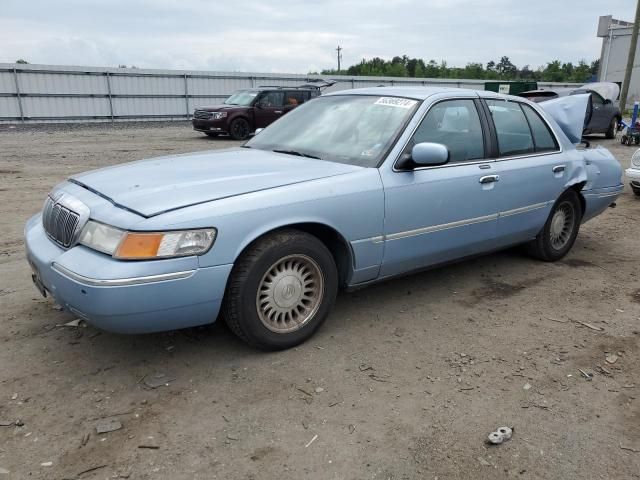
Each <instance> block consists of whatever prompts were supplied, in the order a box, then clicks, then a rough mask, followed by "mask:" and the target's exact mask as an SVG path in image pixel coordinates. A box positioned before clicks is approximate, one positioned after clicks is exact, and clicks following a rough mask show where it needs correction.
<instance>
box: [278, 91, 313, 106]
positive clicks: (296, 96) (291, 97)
mask: <svg viewBox="0 0 640 480" xmlns="http://www.w3.org/2000/svg"><path fill="white" fill-rule="evenodd" d="M307 98H309V97H308V95H307V92H304V91H297V92H296V91H290V92H286V94H285V99H284V104H285V106H288V107H289V106H293V107H297V106H298V105H301V104H303V103H304V102H305V100H307Z"/></svg>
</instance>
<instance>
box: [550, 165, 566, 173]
mask: <svg viewBox="0 0 640 480" xmlns="http://www.w3.org/2000/svg"><path fill="white" fill-rule="evenodd" d="M566 168H567V166H566V165H556V166H555V167H553V173H560V172H564V171H565V170H566Z"/></svg>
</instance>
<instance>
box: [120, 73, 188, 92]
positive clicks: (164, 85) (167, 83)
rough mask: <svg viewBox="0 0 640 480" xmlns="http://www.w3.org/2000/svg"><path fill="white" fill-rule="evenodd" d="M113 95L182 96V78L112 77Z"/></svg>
mask: <svg viewBox="0 0 640 480" xmlns="http://www.w3.org/2000/svg"><path fill="white" fill-rule="evenodd" d="M110 81H111V93H112V94H114V95H184V78H183V77H163V76H157V77H156V76H146V75H145V76H123V75H112V76H111V77H110Z"/></svg>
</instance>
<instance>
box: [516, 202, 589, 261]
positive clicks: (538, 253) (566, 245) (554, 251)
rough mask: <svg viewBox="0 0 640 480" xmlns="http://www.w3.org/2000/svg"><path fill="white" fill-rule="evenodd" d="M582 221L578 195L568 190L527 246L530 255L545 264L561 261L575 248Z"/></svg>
mask: <svg viewBox="0 0 640 480" xmlns="http://www.w3.org/2000/svg"><path fill="white" fill-rule="evenodd" d="M581 219H582V206H581V204H580V199H579V198H578V194H577V193H576V192H575V191H574V190H567V191H566V192H565V193H563V194H562V196H561V197H560V198H559V199H558V201H556V203H555V205H554V206H553V208H552V209H551V213H550V214H549V218H548V219H547V222H546V223H545V224H544V227H543V228H542V230H541V231H540V233H538V235H537V236H536V238H535V239H534V240H532V241H531V242H529V243H528V244H527V250H528V252H529V254H530V255H532V256H534V257H536V258H538V259H540V260H544V261H545V262H555V261H556V260H560V259H561V258H562V257H564V256H565V255H566V254H567V253H569V250H571V247H573V244H574V242H575V241H576V237H577V236H578V230H579V229H580V221H581Z"/></svg>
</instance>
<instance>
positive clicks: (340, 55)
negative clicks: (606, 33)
mask: <svg viewBox="0 0 640 480" xmlns="http://www.w3.org/2000/svg"><path fill="white" fill-rule="evenodd" d="M638 2H640V0H638ZM636 36H637V35H636ZM336 51H337V52H338V73H340V60H342V53H340V52H341V51H342V47H341V46H340V45H338V48H336Z"/></svg>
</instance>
